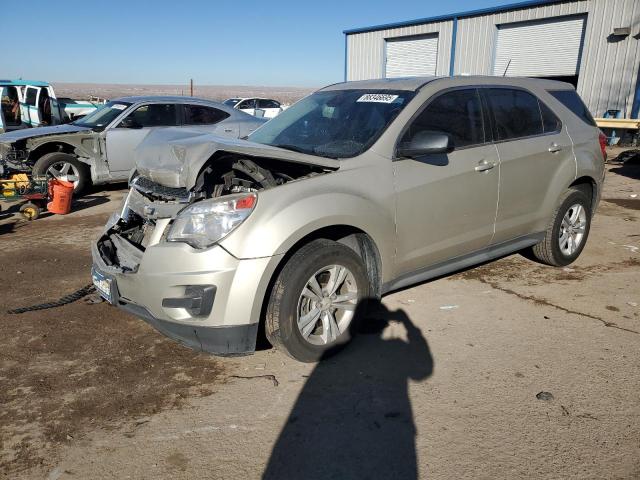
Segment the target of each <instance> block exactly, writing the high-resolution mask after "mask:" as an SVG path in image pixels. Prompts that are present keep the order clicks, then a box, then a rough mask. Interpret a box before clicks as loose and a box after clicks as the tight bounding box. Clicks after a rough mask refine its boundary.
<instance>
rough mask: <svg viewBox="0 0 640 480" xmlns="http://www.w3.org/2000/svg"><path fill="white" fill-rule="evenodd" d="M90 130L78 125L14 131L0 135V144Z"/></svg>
mask: <svg viewBox="0 0 640 480" xmlns="http://www.w3.org/2000/svg"><path fill="white" fill-rule="evenodd" d="M87 130H91V129H90V128H88V127H80V126H78V125H71V124H67V125H55V126H53V127H36V128H24V129H22V130H15V131H13V132H9V133H3V134H2V135H0V142H4V143H12V142H17V141H18V140H26V139H28V138H37V137H46V136H47V135H64V134H67V133H77V132H85V131H87Z"/></svg>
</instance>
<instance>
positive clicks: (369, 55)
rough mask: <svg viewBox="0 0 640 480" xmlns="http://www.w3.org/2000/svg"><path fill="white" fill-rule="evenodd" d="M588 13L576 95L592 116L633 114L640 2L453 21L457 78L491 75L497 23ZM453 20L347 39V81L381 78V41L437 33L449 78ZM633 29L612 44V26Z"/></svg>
mask: <svg viewBox="0 0 640 480" xmlns="http://www.w3.org/2000/svg"><path fill="white" fill-rule="evenodd" d="M585 13H586V14H587V26H586V31H585V38H584V48H583V52H582V59H581V63H580V73H579V80H578V92H579V93H580V95H581V96H582V98H583V99H584V101H585V103H586V104H587V106H588V107H589V110H591V112H592V113H593V114H594V115H595V116H602V115H603V114H604V112H605V110H607V109H611V108H613V109H619V110H622V113H623V116H624V117H629V116H630V114H631V109H632V104H633V101H634V97H635V95H636V83H637V82H638V76H639V70H640V39H639V38H636V37H637V35H638V33H639V32H640V1H639V0H567V1H566V2H562V3H553V4H550V5H541V6H534V7H527V8H520V9H515V10H510V11H505V12H498V13H492V14H485V15H477V16H473V17H464V16H463V17H462V18H460V19H458V21H457V35H456V53H455V69H454V72H455V74H456V75H460V74H471V75H491V72H492V67H493V61H494V52H495V41H496V35H497V25H500V24H503V23H512V22H521V21H528V20H540V19H544V18H551V17H562V16H567V15H578V14H585ZM453 23H454V22H453V20H445V21H439V22H433V23H426V24H420V25H415V26H406V27H399V28H392V29H386V30H379V31H370V32H363V33H353V34H349V35H347V39H346V42H347V75H346V76H347V79H349V80H360V79H366V78H380V77H382V76H383V65H384V60H383V57H384V39H385V38H395V37H398V36H404V35H417V34H421V33H431V32H439V33H440V39H439V44H438V68H437V74H438V75H448V74H449V61H450V56H451V52H450V50H451V37H452V30H453ZM625 26H631V35H629V36H627V37H626V38H623V39H620V40H619V41H611V40H610V35H611V33H612V32H613V29H614V28H615V27H625Z"/></svg>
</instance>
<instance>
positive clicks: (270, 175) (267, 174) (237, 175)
mask: <svg viewBox="0 0 640 480" xmlns="http://www.w3.org/2000/svg"><path fill="white" fill-rule="evenodd" d="M325 171H326V169H323V168H320V167H315V166H313V165H308V164H300V163H292V162H286V161H282V160H272V159H268V158H256V159H250V158H247V157H245V156H242V155H238V154H228V155H224V156H221V157H220V158H218V159H216V160H215V161H213V162H210V163H209V164H208V165H206V166H205V167H204V169H203V170H202V172H201V173H200V175H199V176H198V179H197V181H196V185H195V187H194V189H193V191H194V193H196V194H200V195H204V197H205V198H217V197H221V196H223V195H230V194H233V193H247V192H257V191H259V190H264V189H267V188H273V187H277V186H279V185H284V184H285V183H287V182H291V181H293V180H301V179H303V178H308V177H312V176H314V175H319V174H321V173H323V172H325Z"/></svg>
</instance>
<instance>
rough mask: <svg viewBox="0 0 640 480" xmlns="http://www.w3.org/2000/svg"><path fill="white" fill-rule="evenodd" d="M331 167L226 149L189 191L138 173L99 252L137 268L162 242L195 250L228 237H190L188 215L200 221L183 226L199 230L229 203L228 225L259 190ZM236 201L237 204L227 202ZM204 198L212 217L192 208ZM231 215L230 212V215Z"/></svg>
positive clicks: (113, 265) (111, 262) (117, 264)
mask: <svg viewBox="0 0 640 480" xmlns="http://www.w3.org/2000/svg"><path fill="white" fill-rule="evenodd" d="M327 171H328V170H327V169H326V168H322V167H318V166H314V165H309V164H302V163H294V162H286V161H283V160H275V159H269V158H247V157H246V156H243V155H241V154H237V153H225V154H222V155H218V156H217V157H216V158H215V159H214V160H212V161H210V162H209V163H207V164H206V165H205V166H204V168H203V169H202V171H201V172H200V174H199V175H198V177H197V178H196V181H195V185H194V186H193V188H191V189H189V190H188V189H186V188H183V187H167V186H164V185H161V184H159V183H157V182H154V181H152V180H149V179H148V178H145V177H143V176H141V175H139V174H134V176H133V177H132V179H131V181H130V186H131V190H130V192H129V195H128V196H127V199H126V200H125V203H124V205H123V208H122V211H121V212H119V213H118V214H115V215H114V216H113V217H112V218H111V219H110V221H109V223H108V225H107V229H106V231H105V233H104V235H103V236H102V237H101V238H100V239H99V241H98V242H97V250H98V252H99V254H100V257H101V259H102V260H103V261H104V263H105V265H106V266H108V267H110V269H114V270H119V271H122V272H136V271H137V268H138V265H139V264H140V261H141V259H142V256H143V255H144V252H145V250H146V248H148V247H149V246H152V245H156V244H158V243H160V242H172V241H174V242H175V241H183V242H184V243H188V244H190V245H191V246H193V247H195V248H206V247H208V246H211V245H213V244H214V243H216V242H217V241H219V240H221V239H222V238H223V236H220V237H219V238H213V237H209V238H197V237H196V235H195V234H193V235H191V237H189V235H187V234H185V233H184V232H182V233H180V232H177V231H176V230H177V229H178V226H179V225H181V222H182V223H184V222H183V219H184V218H187V217H188V216H189V215H188V214H189V213H192V215H191V216H192V217H194V218H195V219H194V220H192V221H191V224H189V225H186V226H183V229H187V230H188V229H191V230H193V229H194V228H198V225H195V224H194V223H197V222H201V223H202V222H207V221H209V222H215V221H219V217H220V216H221V215H222V213H221V210H222V208H221V207H220V206H225V208H227V210H229V208H232V209H233V216H234V218H226V219H225V220H224V222H225V223H227V224H228V223H229V222H232V221H234V220H236V219H235V217H237V216H238V215H240V213H238V212H240V211H241V210H242V207H244V208H245V209H246V208H253V206H254V205H255V202H256V201H257V197H256V195H255V194H256V193H257V192H259V191H261V190H264V189H270V188H275V187H278V186H280V185H284V184H286V183H288V182H291V181H298V180H303V179H305V178H311V177H314V176H316V175H320V174H322V173H326V172H327ZM251 198H253V200H251ZM232 200H233V201H235V203H233V205H231V206H229V205H227V204H228V203H229V202H230V201H232ZM201 201H208V202H209V203H208V204H207V205H211V208H210V209H209V210H210V211H211V214H210V215H207V213H208V211H207V210H204V209H203V208H204V207H202V208H198V209H197V212H195V213H193V212H191V210H196V208H195V207H193V206H198V202H201ZM202 205H203V206H204V205H205V204H202ZM190 209H191V210H190ZM231 216H232V215H231V214H230V215H229V217H231ZM236 221H237V220H236ZM234 226H235V225H234ZM200 227H203V228H204V227H206V226H205V225H200ZM225 228H226V230H225ZM187 233H188V232H187ZM228 233H230V230H229V229H228V228H227V226H223V227H221V231H220V232H216V234H217V235H224V236H226V235H227V234H228Z"/></svg>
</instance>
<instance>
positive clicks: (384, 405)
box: [262, 302, 433, 480]
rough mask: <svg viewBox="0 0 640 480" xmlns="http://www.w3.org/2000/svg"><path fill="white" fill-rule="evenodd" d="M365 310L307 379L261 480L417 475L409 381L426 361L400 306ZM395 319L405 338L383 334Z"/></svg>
mask: <svg viewBox="0 0 640 480" xmlns="http://www.w3.org/2000/svg"><path fill="white" fill-rule="evenodd" d="M367 311H369V312H370V313H369V314H368V315H367V317H366V318H365V320H364V321H363V322H362V323H361V326H360V328H359V335H358V336H356V338H355V339H354V341H353V342H352V343H351V344H350V345H348V346H347V347H346V348H345V349H344V350H343V351H342V352H341V353H340V355H338V356H337V357H334V358H324V359H323V360H321V361H320V362H319V363H318V364H317V366H316V367H315V369H314V370H313V372H312V373H311V375H310V376H309V378H308V380H307V382H306V384H305V385H304V387H303V389H302V392H301V393H300V395H299V396H298V399H297V400H296V403H295V405H294V407H293V409H292V411H291V413H290V415H289V418H288V420H287V422H286V424H285V426H284V428H283V429H282V431H281V432H280V435H279V437H278V439H277V441H276V443H275V445H274V447H273V450H272V453H271V457H270V459H269V462H268V464H267V467H266V469H265V471H264V474H263V477H262V478H263V479H284V478H290V479H297V478H299V479H303V478H304V479H305V480H313V479H327V478H336V479H338V478H339V479H342V478H345V479H346V478H362V479H364V478H366V479H378V478H379V479H392V478H398V479H400V478H401V479H415V478H418V462H417V455H416V445H415V437H416V427H415V423H414V416H413V410H412V408H411V402H410V400H409V394H408V393H409V392H408V384H409V380H414V381H423V380H425V379H427V378H428V377H429V376H430V375H431V374H432V372H433V358H432V356H431V353H430V350H429V346H428V344H427V341H426V340H425V338H424V337H423V335H422V333H421V332H420V330H418V329H417V328H416V326H415V325H414V324H413V323H412V322H411V319H410V318H409V316H408V315H407V314H406V312H405V311H404V310H401V309H400V310H395V311H390V310H388V309H387V308H386V307H384V306H383V305H382V304H380V303H379V302H377V304H376V305H374V306H373V308H372V306H371V305H369V307H368V308H367ZM394 322H398V323H400V324H402V325H403V326H404V329H405V330H406V338H407V340H406V341H405V340H402V339H400V338H384V337H383V335H382V333H383V330H385V328H386V327H387V326H389V324H390V323H394ZM331 353H333V352H331ZM328 356H329V355H327V357H328Z"/></svg>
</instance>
